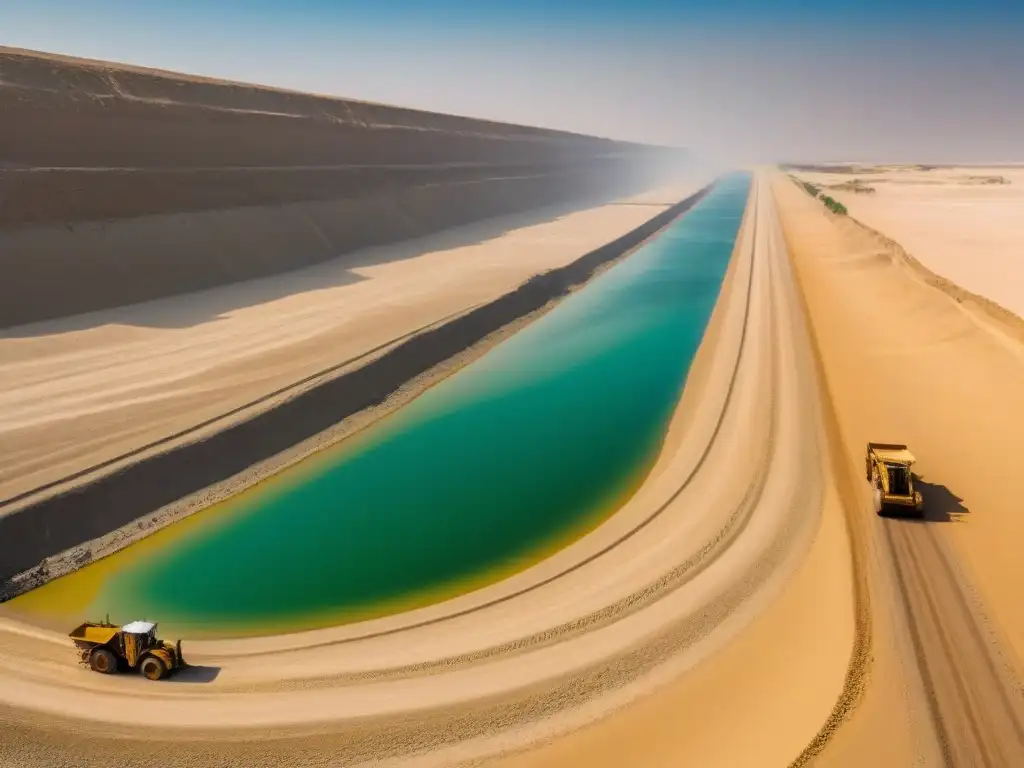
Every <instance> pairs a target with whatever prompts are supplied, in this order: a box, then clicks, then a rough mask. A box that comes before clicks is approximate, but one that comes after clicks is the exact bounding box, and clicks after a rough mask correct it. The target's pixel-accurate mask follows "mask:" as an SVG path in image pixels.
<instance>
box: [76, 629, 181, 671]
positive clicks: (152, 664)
mask: <svg viewBox="0 0 1024 768" xmlns="http://www.w3.org/2000/svg"><path fill="white" fill-rule="evenodd" d="M68 636H69V637H70V638H71V639H72V640H74V642H75V646H76V647H77V648H78V650H79V654H80V658H79V661H80V662H81V663H82V664H88V665H89V667H90V668H91V669H92V670H93V671H94V672H100V673H101V674H105V675H109V674H113V673H114V672H117V671H118V670H121V669H132V670H137V671H138V672H140V673H141V674H142V676H143V677H145V678H147V679H149V680H160V679H161V678H164V677H167V676H168V675H169V674H171V672H173V671H175V670H177V669H180V668H181V667H184V666H186V665H185V660H184V658H183V657H182V655H181V640H179V641H178V642H177V643H175V644H171V643H169V642H167V641H166V640H158V639H157V636H156V624H154V623H152V622H149V621H133V622H131V623H129V624H125V625H124V626H118V625H116V624H111V623H110V617H109V616H108V617H107V619H106V621H103V622H98V623H96V622H90V621H87V622H85V623H84V624H80V625H79V626H77V627H75V628H74V629H73V630H71V632H70V633H68Z"/></svg>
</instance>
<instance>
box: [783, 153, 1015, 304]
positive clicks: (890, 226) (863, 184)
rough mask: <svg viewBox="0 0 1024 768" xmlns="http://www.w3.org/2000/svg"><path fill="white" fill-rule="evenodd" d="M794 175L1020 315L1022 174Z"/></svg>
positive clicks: (905, 170) (883, 171) (903, 171)
mask: <svg viewBox="0 0 1024 768" xmlns="http://www.w3.org/2000/svg"><path fill="white" fill-rule="evenodd" d="M853 170H854V169H851V170H850V172H844V173H820V172H819V173H814V172H812V173H799V174H798V176H799V177H800V178H804V179H807V180H808V181H810V182H812V183H814V184H820V185H821V186H822V187H824V188H825V191H826V193H827V194H830V195H831V196H832V197H834V198H836V199H837V200H839V201H841V202H842V203H843V204H844V205H846V206H847V208H848V209H849V211H850V215H851V216H853V217H854V218H856V219H857V220H858V221H860V222H861V223H863V224H866V225H867V226H869V227H871V228H872V229H876V230H878V231H879V232H881V233H883V234H884V235H886V236H888V237H889V238H891V239H892V240H894V241H896V242H897V243H899V244H900V245H901V246H902V247H903V248H905V249H906V250H907V252H908V253H909V254H910V255H911V256H913V257H914V258H915V259H917V260H918V261H920V262H921V263H922V264H923V265H924V266H925V267H926V268H927V269H929V270H931V271H932V272H935V273H936V274H938V275H940V276H941V277H944V278H946V279H947V280H950V281H951V282H953V283H954V284H955V285H957V286H959V287H960V288H963V289H965V290H967V291H970V292H971V293H975V294H978V295H979V296H983V297H985V298H987V299H989V300H991V301H993V302H995V303H996V304H998V305H1000V306H1002V307H1004V308H1005V309H1007V310H1009V311H1010V312H1013V313H1014V314H1016V315H1017V316H1018V317H1024V291H1022V290H1021V288H1020V278H1019V277H1015V276H1016V275H1020V274H1021V270H1022V269H1024V267H1022V266H1021V262H1022V261H1024V256H1022V255H1021V254H1024V215H1022V212H1024V168H1021V167H1018V166H1009V167H995V168H983V167H952V168H925V169H922V168H920V167H919V166H906V167H900V166H895V167H889V166H883V167H877V168H876V167H870V166H869V167H866V168H864V169H860V170H861V172H852V171H853Z"/></svg>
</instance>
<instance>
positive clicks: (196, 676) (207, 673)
mask: <svg viewBox="0 0 1024 768" xmlns="http://www.w3.org/2000/svg"><path fill="white" fill-rule="evenodd" d="M185 661H186V662H187V661H188V656H186V657H185ZM219 674H220V667H204V666H195V667H193V666H192V665H189V666H187V667H182V668H181V669H179V670H178V671H177V672H175V673H174V674H172V675H170V676H168V677H167V678H165V680H166V682H168V683H211V682H213V681H214V680H216V679H217V675H219Z"/></svg>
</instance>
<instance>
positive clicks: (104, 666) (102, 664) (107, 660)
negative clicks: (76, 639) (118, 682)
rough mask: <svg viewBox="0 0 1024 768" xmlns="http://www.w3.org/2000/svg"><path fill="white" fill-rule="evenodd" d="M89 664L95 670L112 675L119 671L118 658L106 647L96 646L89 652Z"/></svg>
mask: <svg viewBox="0 0 1024 768" xmlns="http://www.w3.org/2000/svg"><path fill="white" fill-rule="evenodd" d="M89 666H90V667H92V670H93V671H94V672H99V673H101V674H104V675H112V674H114V673H115V672H117V659H116V658H115V657H114V654H112V653H111V652H110V651H108V650H107V649H106V648H96V649H95V650H94V651H93V652H92V653H91V654H89Z"/></svg>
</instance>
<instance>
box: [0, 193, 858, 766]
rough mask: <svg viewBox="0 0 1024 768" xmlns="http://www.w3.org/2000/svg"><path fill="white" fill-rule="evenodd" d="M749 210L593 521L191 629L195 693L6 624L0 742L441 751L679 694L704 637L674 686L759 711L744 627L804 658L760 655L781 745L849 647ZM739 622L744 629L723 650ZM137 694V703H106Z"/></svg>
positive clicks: (576, 724)
mask: <svg viewBox="0 0 1024 768" xmlns="http://www.w3.org/2000/svg"><path fill="white" fill-rule="evenodd" d="M752 201H753V204H752V206H751V208H750V211H749V213H748V218H747V220H746V221H745V224H744V227H743V230H742V233H743V234H742V236H741V238H740V240H739V243H738V245H737V253H736V257H735V259H734V264H733V266H732V267H731V270H730V276H729V278H728V282H727V286H726V288H725V290H724V291H723V294H722V298H721V299H720V301H719V305H718V307H717V308H716V311H715V317H714V318H713V320H712V330H711V332H710V333H709V335H708V337H707V339H706V340H705V343H704V344H703V345H702V348H701V351H700V353H699V359H698V361H697V363H696V368H695V373H694V376H693V377H692V378H691V380H690V382H689V383H688V386H687V389H686V392H685V393H684V396H683V400H682V402H681V403H680V407H679V411H678V414H677V416H676V418H675V419H674V420H673V422H672V425H671V427H670V432H669V435H668V437H667V440H666V444H665V447H664V450H663V452H662V455H661V458H660V459H659V462H658V464H657V466H656V467H655V469H654V471H653V473H652V475H651V476H650V478H649V479H648V482H646V483H645V485H644V486H643V487H642V489H641V490H640V491H639V492H638V493H637V495H636V496H634V498H633V499H631V501H630V502H629V503H628V504H627V505H626V506H625V507H624V508H623V509H622V510H621V511H620V513H619V514H617V515H616V516H615V517H613V518H612V519H610V520H609V521H608V522H607V523H606V524H605V525H603V526H601V527H600V528H599V529H597V530H596V531H594V532H593V533H592V534H590V535H588V536H587V537H585V538H584V539H582V540H580V541H579V542H577V543H576V544H574V545H572V546H570V547H568V548H567V549H565V550H563V551H562V552H560V553H558V554H557V555H555V556H553V557H552V558H550V559H549V560H547V561H545V562H543V563H541V564H539V565H537V566H535V567H534V568H531V569H530V570H528V571H525V572H523V573H521V574H519V575H517V576H515V577H513V578H511V579H508V580H507V581H505V582H502V583H501V584H498V585H495V586H494V587H492V588H488V589H486V590H482V591H480V592H477V593H473V594H470V595H467V596H464V597H462V598H459V599H457V600H453V601H450V602H448V603H444V604H441V605H437V606H433V607H431V608H426V609H423V610H421V611H416V612H412V613H408V614H402V615H399V616H395V617H392V618H388V619H381V620H378V621H374V622H367V623H365V624H358V625H352V626H347V627H342V628H337V629H330V630H320V631H317V632H313V633H303V634H298V635H289V636H282V637H279V638H262V639H246V640H234V641H221V642H212V641H211V642H205V643H200V642H196V643H194V644H191V645H190V646H189V648H188V649H187V653H188V655H189V657H190V660H191V661H192V663H193V664H196V665H198V667H199V668H198V669H197V670H193V671H192V672H191V673H192V674H193V675H197V676H202V675H204V674H205V675H206V677H205V678H204V679H206V680H207V681H208V682H206V683H205V684H203V685H198V684H197V685H193V686H189V685H182V686H173V685H168V686H166V687H162V688H160V689H159V690H157V689H155V688H153V687H149V688H144V687H141V686H140V685H139V684H140V683H141V682H143V681H139V680H137V679H134V678H130V677H120V678H100V677H97V676H95V675H91V674H90V673H87V672H85V671H84V670H83V671H82V672H81V675H77V674H75V673H74V671H73V670H72V669H71V667H73V666H74V663H73V660H72V659H71V658H69V656H68V654H67V647H66V642H65V640H64V638H62V637H61V636H60V635H59V634H53V635H50V634H49V633H47V632H45V631H43V630H36V629H26V628H25V627H24V625H21V624H19V623H17V622H13V621H10V620H8V621H5V622H4V623H3V624H2V628H0V646H2V650H3V653H2V654H0V659H2V661H0V698H2V699H3V706H4V715H3V716H4V719H5V720H6V721H7V722H6V723H5V727H7V730H6V733H9V734H10V736H9V739H8V741H7V742H6V744H7V745H9V746H5V748H6V749H8V750H9V751H10V750H13V749H18V750H19V751H20V753H21V754H22V755H29V756H30V755H31V754H32V753H33V750H38V749H40V748H42V747H43V746H44V745H52V746H58V745H60V746H61V748H63V749H73V750H75V754H76V756H81V764H82V765H91V764H93V761H94V760H96V759H98V757H99V756H100V755H101V754H103V753H106V752H107V751H108V750H113V751H112V752H109V753H108V754H114V755H116V756H117V757H118V758H119V759H123V760H130V759H138V757H139V756H140V755H141V754H142V752H141V751H140V750H142V751H145V750H148V749H150V746H148V745H147V743H146V742H141V743H140V742H121V741H117V740H114V741H111V739H116V737H117V736H118V735H119V734H127V733H133V734H137V733H138V732H139V729H140V728H145V729H146V731H147V733H148V734H149V737H151V738H158V739H170V740H173V741H174V742H175V743H174V745H173V748H169V749H167V750H166V751H165V753H164V755H163V756H162V757H161V759H162V760H165V761H166V764H167V765H187V764H202V763H203V762H204V761H206V762H210V761H217V760H225V759H228V758H229V757H230V758H231V759H235V760H242V761H246V760H253V759H257V760H258V762H260V764H264V765H266V764H287V765H296V764H301V762H297V761H299V760H302V759H305V758H304V757H301V756H304V755H309V760H308V761H307V764H317V762H318V761H320V760H326V759H328V757H327V756H328V755H329V756H330V759H332V760H333V763H332V764H357V763H359V762H361V761H365V760H370V759H372V760H374V761H381V760H384V759H385V758H388V757H395V758H397V757H410V756H412V753H415V754H416V760H415V761H414V762H413V763H410V764H423V765H428V764H434V765H450V764H453V763H454V762H457V761H460V760H465V759H471V758H474V757H482V756H486V755H489V754H491V755H493V754H495V753H508V752H510V751H518V750H521V749H522V748H524V747H529V746H530V745H532V744H535V743H536V742H537V740H538V739H544V738H549V737H551V736H554V735H555V734H557V733H559V732H570V731H574V730H576V729H578V728H580V727H581V726H583V725H585V724H587V723H589V722H592V721H594V720H596V719H598V718H601V717H602V716H604V715H606V714H607V713H609V712H611V711H612V710H614V709H616V708H618V707H621V706H622V705H624V704H626V703H628V702H630V701H634V700H636V699H637V698H638V697H640V696H642V695H643V694H645V693H651V692H653V691H656V690H659V689H661V690H662V691H663V693H656V694H655V696H664V695H676V696H678V695H679V689H678V688H669V689H666V688H664V686H665V684H666V683H670V682H671V681H672V680H674V679H675V678H677V677H678V676H679V675H680V674H682V673H684V672H685V671H686V670H687V669H690V668H692V667H694V665H695V664H696V663H697V662H698V661H699V660H700V659H702V658H705V657H707V656H709V655H710V654H712V653H713V652H714V651H715V650H716V649H721V648H722V647H724V646H725V647H726V648H727V649H726V650H725V651H724V652H723V653H724V654H731V656H725V655H723V656H721V657H719V658H721V659H726V658H731V659H732V660H733V661H734V662H737V663H736V664H735V665H733V664H731V663H730V664H716V665H715V667H714V668H712V672H710V673H705V675H707V674H710V677H707V676H705V677H704V678H702V679H701V678H688V679H689V680H690V681H691V682H690V683H689V685H690V686H691V690H701V687H702V686H703V687H704V689H706V686H707V685H708V684H709V681H714V683H715V684H716V685H721V686H723V687H722V688H721V690H722V691H723V695H724V692H725V691H733V692H734V693H735V695H736V696H737V697H739V698H738V699H737V700H738V701H743V702H745V705H744V707H745V708H744V710H743V712H744V713H745V716H749V717H751V718H760V717H761V714H762V713H761V711H760V710H761V708H760V707H759V706H758V704H757V702H758V700H759V696H760V694H758V693H757V691H758V690H759V688H758V685H760V684H763V683H764V682H766V681H768V680H771V679H772V678H771V677H770V676H769V677H768V678H765V677H764V676H763V674H764V673H763V671H761V672H758V664H757V660H758V659H759V658H760V655H761V652H762V651H761V650H760V649H761V643H760V642H756V639H757V638H760V639H761V640H764V641H769V640H770V641H771V642H772V644H773V646H772V647H777V648H791V649H792V650H793V652H794V654H795V652H796V649H799V648H807V649H808V650H809V651H810V649H811V648H812V647H813V648H814V649H815V650H814V652H808V653H806V654H800V655H799V656H796V655H794V656H783V657H780V662H781V663H783V664H787V665H796V669H799V673H796V674H795V677H794V678H793V679H799V680H800V681H802V682H801V683H800V690H799V691H798V692H797V691H791V694H792V695H791V696H787V699H788V700H791V701H792V704H793V705H792V707H791V709H790V715H791V717H790V720H789V723H788V725H787V727H786V728H783V729H781V730H778V731H777V732H773V733H771V734H768V733H764V729H762V731H761V732H762V733H764V735H765V737H766V740H765V741H764V742H763V743H762V744H761V749H762V750H767V751H768V752H770V753H771V754H772V755H775V756H777V757H778V758H779V759H780V760H787V759H790V758H792V757H794V756H795V755H796V754H798V753H799V751H800V750H801V749H802V748H803V746H804V745H805V744H806V743H807V741H809V740H810V739H811V738H812V737H813V735H814V734H815V732H816V731H817V730H818V729H819V728H820V726H821V723H822V722H824V720H825V719H826V717H827V714H828V711H829V710H830V708H831V707H832V705H833V702H834V701H835V698H836V697H837V696H838V694H839V692H840V690H841V688H842V683H843V677H844V674H845V671H846V668H847V664H848V660H849V650H850V642H851V641H852V623H851V622H852V611H851V609H850V603H849V599H850V594H851V590H850V585H849V581H848V573H849V571H848V570H847V569H846V568H845V566H844V563H845V562H846V560H845V553H846V552H847V551H848V548H847V543H846V541H845V536H844V534H843V531H842V527H841V525H840V518H839V516H838V507H837V506H836V502H835V498H836V496H835V490H834V489H833V488H832V485H831V482H830V480H829V475H828V472H827V468H826V459H825V457H826V455H827V448H826V447H825V444H824V442H823V433H822V430H821V422H820V418H819V413H818V410H817V409H816V408H813V407H811V408H807V407H806V405H807V404H808V403H813V402H815V399H816V394H815V392H816V389H815V387H816V384H815V378H814V372H813V363H812V358H811V356H810V348H809V346H808V344H807V340H806V335H805V332H804V330H803V321H802V317H801V315H800V313H799V311H798V309H797V305H796V303H795V300H794V294H793V290H794V289H793V283H792V279H791V277H790V275H789V269H788V264H787V262H786V258H785V251H784V249H783V248H782V247H781V245H780V242H781V241H780V236H779V229H778V225H777V222H776V220H775V219H774V214H773V206H772V202H771V197H770V195H769V194H767V190H766V189H765V188H764V187H763V186H762V185H758V186H757V187H756V188H755V190H754V192H753V197H752ZM724 478H729V481H728V482H723V479H724ZM808 553H810V555H808ZM794 574H796V575H795V576H794ZM787 585H788V586H787ZM780 595H781V596H782V597H781V599H780V597H779V596H780ZM812 595H813V596H816V597H817V598H818V599H822V600H824V601H825V602H826V604H827V605H829V606H830V608H829V614H828V615H829V616H831V617H833V619H834V621H832V622H830V624H831V632H832V633H833V634H832V639H833V641H834V642H832V643H830V644H829V645H828V646H823V645H820V644H818V643H815V642H814V641H813V639H812V636H811V635H809V634H808V633H807V631H806V625H805V624H804V622H807V621H810V620H811V619H812V616H811V615H810V614H808V613H807V607H808V605H809V604H808V603H807V602H806V598H807V597H809V596H812ZM758 617H759V618H758ZM844 617H845V619H844ZM752 621H754V622H755V623H754V624H753V625H751V622H752ZM745 627H750V632H751V633H753V634H747V635H746V637H747V638H754V639H755V641H754V642H747V643H745V644H742V645H740V644H737V645H729V644H728V643H729V640H730V638H733V637H735V636H736V635H737V634H738V633H739V632H740V631H741V630H742V629H743V628H745ZM29 635H34V637H35V638H36V640H30V639H29ZM808 643H810V644H811V645H808ZM698 669H701V667H698ZM703 669H705V670H706V669H708V668H707V667H703ZM747 672H750V674H752V675H753V685H749V683H751V681H750V680H748V679H747ZM425 673H430V674H425ZM211 677H212V678H213V679H210V678H211ZM185 679H186V680H187V677H186V678H185ZM69 680H71V681H73V683H72V684H70V685H69V682H68V681H69ZM664 691H668V693H664ZM135 697H142V698H144V700H145V706H139V707H131V706H125V703H126V702H130V701H132V700H134V699H135ZM115 700H116V702H117V705H116V706H114V705H113V704H114V702H115ZM140 700H141V699H140ZM648 700H650V699H648ZM104 702H107V703H109V704H111V706H107V705H106V704H104ZM54 718H56V721H64V720H66V719H67V718H71V720H79V721H80V720H83V719H84V720H88V721H91V722H92V723H93V725H91V726H90V728H91V729H93V733H94V734H95V735H94V736H89V737H85V736H83V735H82V734H81V731H78V733H77V734H72V733H69V732H65V731H53V730H48V731H41V730H39V726H40V725H41V724H43V723H44V722H50V723H53V722H55V720H54ZM607 722H608V723H612V722H615V720H614V718H613V719H612V720H609V721H607ZM661 722H662V723H663V724H664V725H663V726H662V730H663V734H666V735H667V736H669V737H671V736H672V734H671V733H666V732H667V730H668V725H669V721H668V719H667V718H666V719H665V720H663V721H661ZM601 727H602V728H603V727H604V726H601ZM254 728H258V729H261V730H259V731H258V732H257V731H254V730H253V729H254ZM582 733H587V731H584V732H582ZM679 735H680V734H679V733H678V731H676V733H675V738H674V739H672V742H673V748H674V750H675V751H674V754H675V755H677V756H681V757H683V758H685V757H686V756H687V754H688V753H687V749H693V750H696V751H695V752H692V753H690V754H693V755H698V754H701V750H704V751H703V754H705V755H706V754H708V753H707V750H708V749H709V748H710V747H711V746H712V745H713V744H714V743H715V742H716V741H717V740H704V741H700V740H698V741H692V742H691V741H687V740H683V739H679V738H678V737H679ZM710 735H711V734H710V732H709V736H710ZM214 736H218V737H220V740H218V741H210V740H208V739H209V738H213V737H214ZM225 736H230V737H232V738H234V737H243V738H245V739H246V740H245V741H243V742H235V741H225V740H223V737H225ZM267 736H274V737H279V738H277V739H273V738H272V739H267V738H266V737H267ZM196 737H200V738H201V740H200V741H198V742H197V741H195V740H194V739H195V738H196ZM181 739H186V741H180V740H181ZM149 743H150V744H152V743H153V742H149ZM719 746H721V747H722V748H724V749H729V745H728V744H720V745H719ZM745 748H747V749H749V745H747V746H746V747H745ZM581 749H583V750H586V749H592V747H588V746H583V747H581ZM297 750H298V751H297ZM311 750H312V751H311ZM536 754H537V755H539V754H540V753H536ZM580 754H583V753H582V752H581V753H580ZM749 754H750V753H749V751H748V752H747V755H748V756H749ZM22 764H23V765H30V764H31V763H29V762H25V760H24V759H23V760H22ZM376 764H382V763H380V762H377V763H376Z"/></svg>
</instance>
